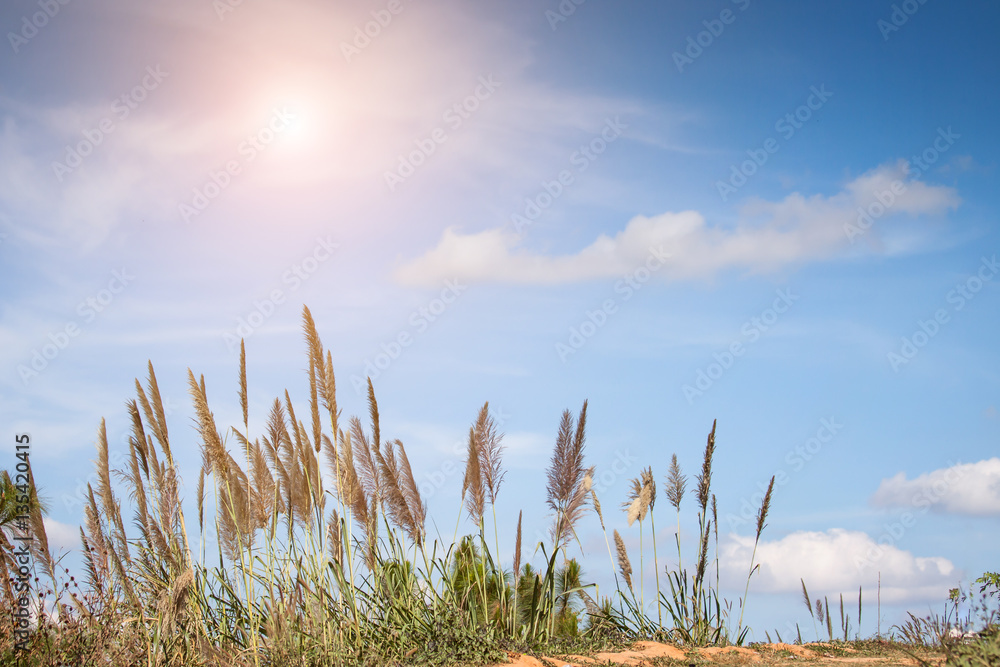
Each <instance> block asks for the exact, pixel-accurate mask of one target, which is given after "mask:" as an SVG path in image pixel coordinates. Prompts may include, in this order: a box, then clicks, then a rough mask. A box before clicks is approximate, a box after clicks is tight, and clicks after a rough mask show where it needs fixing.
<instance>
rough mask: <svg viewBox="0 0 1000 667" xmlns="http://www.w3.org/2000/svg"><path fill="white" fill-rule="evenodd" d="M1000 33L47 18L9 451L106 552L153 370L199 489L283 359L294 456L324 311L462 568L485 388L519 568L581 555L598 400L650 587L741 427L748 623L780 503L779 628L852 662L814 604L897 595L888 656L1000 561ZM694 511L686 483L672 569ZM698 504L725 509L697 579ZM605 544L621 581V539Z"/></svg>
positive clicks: (962, 9)
mask: <svg viewBox="0 0 1000 667" xmlns="http://www.w3.org/2000/svg"><path fill="white" fill-rule="evenodd" d="M998 19H1000V8H998V7H997V5H996V3H992V2H985V1H982V2H972V1H969V2H951V3H945V2H943V1H941V0H927V1H922V2H921V1H918V0H906V1H905V2H897V3H892V2H889V1H888V0H886V1H884V2H870V1H864V2H862V1H861V0H844V1H840V2H826V3H793V2H777V3H765V2H760V1H758V0H732V1H730V0H715V1H713V2H708V3H681V2H650V1H641V2H615V3H611V2H600V1H598V0H589V1H583V0H563V1H562V2H561V3H560V2H557V0H544V1H543V2H526V1H521V0H512V1H505V2H479V3H457V2H411V1H410V0H374V1H370V2H364V3H346V2H305V1H288V0H285V1H283V2H277V1H272V0H247V1H245V2H238V1H236V0H215V2H212V1H210V0H198V1H197V2H192V1H180V2H169V3H168V2H149V3H141V4H137V3H124V2H121V1H120V0H94V1H92V2H88V3H84V2H80V1H77V2H71V1H70V0H42V1H40V2H27V1H23V0H16V1H10V2H7V3H5V4H4V5H3V7H2V9H0V26H2V28H3V32H4V34H5V43H4V44H3V45H2V46H0V51H3V55H2V56H0V122H2V128H0V290H2V291H0V294H2V301H0V418H2V423H3V434H2V437H3V438H5V439H6V440H7V442H8V446H7V449H6V453H4V454H3V457H4V458H3V459H0V460H3V461H5V463H4V464H3V466H4V467H12V466H13V462H14V458H13V454H14V451H15V450H14V436H15V434H17V433H24V432H27V433H30V434H31V437H32V441H33V449H32V451H31V455H32V460H33V461H34V465H35V469H36V474H37V475H38V478H39V479H40V480H41V482H42V483H43V485H44V490H45V492H46V493H47V495H48V496H49V497H50V498H51V500H52V513H51V521H50V529H51V532H52V541H53V543H55V544H59V545H66V546H72V547H73V548H76V545H77V531H76V529H75V526H76V525H77V524H78V523H79V522H80V521H81V520H82V516H83V514H82V510H81V505H80V493H82V491H83V490H84V489H85V486H86V481H87V475H88V474H89V473H90V470H91V468H92V465H91V459H92V458H93V456H94V448H93V446H94V441H95V434H96V430H97V427H98V425H99V423H100V420H101V418H102V417H105V418H107V420H108V432H109V437H110V438H111V442H112V444H111V449H112V457H113V459H114V457H115V456H116V454H117V456H122V455H123V454H124V452H125V451H127V426H128V420H127V415H126V413H125V409H124V403H125V401H126V400H127V399H129V398H131V397H132V396H133V395H134V378H136V377H138V378H140V379H144V377H145V373H146V364H147V361H148V360H150V361H152V363H153V365H154V367H155V369H156V372H157V376H158V378H159V382H160V387H161V390H162V392H163V394H164V396H165V397H167V399H168V408H169V410H170V416H169V420H170V426H171V429H172V431H171V433H172V437H173V440H174V451H175V452H176V453H177V456H178V457H180V458H182V459H183V464H182V471H181V472H182V475H183V476H184V478H185V480H186V485H185V487H184V490H185V493H186V496H187V498H188V500H189V501H190V500H191V498H192V497H193V495H194V481H195V479H196V476H197V470H198V466H199V463H200V454H199V449H198V442H197V439H196V433H195V430H194V429H193V428H192V425H191V417H192V416H193V411H192V409H191V407H190V403H189V399H188V396H187V390H186V373H187V368H191V369H192V370H193V371H194V372H195V373H196V374H202V373H203V374H204V375H205V379H206V383H207V387H208V394H209V400H210V403H211V406H212V409H213V410H214V411H215V414H216V418H217V419H218V421H219V423H220V424H221V425H226V426H227V425H230V424H233V425H235V424H236V423H237V422H240V421H242V420H241V418H240V417H239V416H238V415H239V404H238V401H237V397H236V389H237V384H236V379H237V371H238V348H239V339H240V337H243V338H245V340H246V346H247V354H248V373H249V383H250V397H251V406H250V411H251V427H252V428H256V429H258V433H259V432H260V429H261V427H262V423H263V420H264V419H265V417H266V411H267V409H268V407H269V404H270V402H271V401H272V400H273V399H274V397H276V396H278V395H281V393H282V392H283V390H284V389H285V388H288V389H289V391H290V392H291V395H292V397H293V400H295V401H297V402H298V404H299V405H301V406H305V404H306V403H305V401H306V400H307V398H308V395H307V391H306V375H305V373H304V369H305V368H306V367H307V361H306V357H305V355H304V345H303V341H302V336H301V326H300V325H301V313H302V306H303V304H305V305H308V306H309V307H310V308H311V310H312V313H313V314H314V316H315V318H316V321H317V324H318V327H319V331H320V334H321V336H322V337H323V341H324V343H325V344H326V345H327V346H328V347H329V348H330V349H331V350H332V353H333V359H334V364H335V370H336V372H337V377H338V380H339V383H338V384H339V389H340V392H339V397H340V405H341V406H342V407H343V408H344V413H345V415H350V414H358V415H359V416H364V413H365V401H364V396H363V393H362V392H361V390H360V388H361V387H362V386H363V385H364V378H365V376H366V375H368V376H370V377H371V378H372V381H373V383H374V386H375V390H376V394H377V396H378V399H379V402H380V407H381V414H382V433H383V434H385V435H386V437H388V438H400V439H401V440H402V441H403V442H404V443H405V444H406V446H407V449H408V451H409V454H410V460H411V461H412V463H413V466H414V470H415V472H416V474H417V477H418V478H419V480H420V482H421V485H422V488H423V491H424V496H425V499H426V500H427V501H428V504H429V506H430V514H431V516H432V517H433V518H434V520H435V522H436V523H435V524H432V525H431V526H430V529H431V531H432V532H435V530H436V529H435V528H434V525H436V526H438V527H440V530H441V533H442V534H443V535H444V536H445V537H446V539H450V536H451V531H452V530H453V526H454V522H455V517H456V512H457V511H458V507H459V493H460V490H461V481H462V474H461V471H462V470H463V469H464V464H463V461H464V450H463V449H462V446H463V438H464V437H465V435H466V433H467V430H468V427H469V425H470V424H471V422H472V421H473V420H474V418H475V416H476V413H477V411H478V409H479V408H480V406H481V405H482V404H483V403H484V402H485V401H489V402H490V406H491V408H492V409H493V411H494V414H495V417H496V418H497V420H498V421H499V422H500V427H501V429H502V430H503V431H504V432H505V433H506V438H505V443H506V445H507V446H508V450H507V452H506V457H505V464H506V466H507V467H508V469H509V473H508V475H507V479H506V482H505V484H504V487H503V488H502V491H501V493H500V497H499V499H498V502H499V506H498V519H499V522H500V530H501V549H502V550H504V553H502V554H501V557H502V558H503V559H504V560H505V561H506V562H507V564H508V566H509V562H510V559H511V555H512V554H511V553H508V552H509V551H511V550H512V544H513V530H514V524H515V521H516V517H517V513H518V511H519V510H524V511H525V517H526V522H527V523H526V535H529V536H533V537H531V539H530V540H528V539H526V540H525V544H526V545H527V544H528V543H529V542H531V543H532V544H533V543H534V542H536V541H537V539H538V536H540V535H542V534H543V533H544V531H546V530H547V528H548V523H549V519H548V516H547V513H546V510H545V507H544V501H545V486H544V484H545V475H544V470H545V467H546V466H547V465H548V463H549V457H550V453H551V447H552V444H553V443H554V440H555V435H556V431H557V427H558V425H559V418H560V415H561V413H562V411H563V410H564V409H567V408H568V409H570V410H572V411H573V413H574V415H575V414H576V413H577V412H578V411H579V409H580V406H581V405H582V403H583V401H584V400H585V399H589V401H590V403H589V419H588V440H587V457H588V458H587V460H588V463H589V464H592V465H596V466H597V470H598V490H599V492H600V494H601V497H602V501H603V504H604V506H605V508H606V509H605V514H606V517H605V518H606V519H608V523H609V524H610V525H609V530H610V529H611V528H613V527H617V528H618V529H619V530H621V532H622V534H623V535H624V536H625V537H626V539H627V540H628V543H629V545H630V546H631V547H632V549H633V561H638V541H639V539H638V537H639V535H638V529H637V527H635V526H633V527H632V528H628V527H627V526H626V523H625V516H624V514H623V513H619V512H618V511H617V510H616V509H608V508H615V507H617V505H618V504H619V503H621V502H622V501H623V500H624V499H625V493H626V488H627V485H628V480H629V479H630V478H632V477H636V476H638V475H639V472H640V470H641V469H642V468H644V467H645V466H647V465H650V466H652V468H653V472H654V474H655V475H656V476H657V479H658V480H660V481H661V482H662V480H663V479H664V477H665V475H666V473H667V466H668V464H669V460H670V455H671V454H672V453H675V452H676V453H677V455H678V457H679V459H680V463H681V465H682V467H683V468H684V470H685V472H687V473H689V474H690V475H691V476H692V480H691V486H693V485H694V480H693V476H694V474H695V473H697V472H698V469H699V467H700V464H701V454H702V451H703V448H704V445H705V438H706V436H707V434H708V431H709V430H710V428H711V425H712V420H713V419H718V434H717V436H718V440H717V446H718V450H717V459H716V465H715V475H714V478H713V479H714V483H715V491H716V493H717V495H718V503H719V514H720V516H719V518H720V540H721V548H720V551H721V561H722V562H721V571H722V577H723V584H724V587H725V588H726V595H727V596H729V597H730V598H732V599H736V598H737V597H738V596H740V595H742V592H743V583H744V581H745V573H746V571H747V569H748V568H749V557H750V550H751V548H752V542H753V533H754V525H753V516H754V514H755V513H756V509H757V505H758V504H759V502H760V498H761V489H762V488H763V487H765V486H766V484H767V482H768V480H769V479H770V478H771V476H772V475H776V476H777V480H776V485H775V496H774V501H773V504H772V507H771V515H770V517H769V521H768V527H767V529H766V530H765V532H764V536H763V542H762V544H761V545H760V547H759V548H758V550H757V556H758V560H759V561H760V562H761V564H762V565H761V570H760V572H759V574H757V575H755V576H754V579H753V581H752V586H751V591H752V592H751V598H750V607H749V610H748V612H747V616H748V618H750V620H751V622H752V624H753V625H754V628H755V631H756V632H757V634H758V636H760V637H763V630H765V629H771V628H775V627H777V628H778V629H779V630H780V631H782V632H783V633H784V632H785V628H786V627H787V625H786V624H787V623H792V624H794V623H795V622H799V623H802V624H803V628H804V629H805V628H807V627H808V628H809V629H808V632H806V638H811V637H812V634H813V631H812V628H811V621H809V619H808V615H807V614H806V612H805V610H804V609H802V605H801V602H800V584H799V579H800V577H801V578H804V579H805V581H806V584H807V585H808V586H809V589H810V593H811V594H813V595H814V596H816V595H828V596H830V597H831V599H832V598H834V597H836V596H837V595H839V594H840V593H844V594H845V597H847V598H848V600H850V601H851V602H852V605H856V595H857V589H858V587H859V586H863V587H864V590H865V607H866V611H865V615H866V619H865V623H864V630H865V632H873V631H874V630H875V627H876V626H875V619H876V613H875V606H874V601H875V590H876V589H875V586H876V582H877V581H878V578H879V576H880V577H881V584H882V602H883V609H882V611H883V616H884V621H883V623H882V629H883V630H884V629H885V628H886V627H887V626H888V625H889V624H891V623H894V622H898V621H900V620H901V619H902V618H903V611H904V610H905V609H911V610H914V611H916V612H918V613H925V612H926V611H927V610H928V608H929V607H933V608H934V609H936V610H940V609H941V604H942V602H943V600H944V599H945V598H946V596H947V591H948V589H949V588H952V587H955V586H957V585H959V584H960V583H962V584H963V585H967V584H968V582H969V581H970V579H974V578H975V577H977V576H978V575H979V574H981V573H982V572H983V571H984V570H987V569H993V570H995V569H996V568H997V562H996V554H997V552H998V549H1000V538H998V537H997V536H998V535H1000V531H998V530H997V525H998V523H997V521H998V518H1000V458H998V450H997V444H998V434H1000V420H998V415H997V406H998V403H1000V391H998V390H1000V373H998V371H1000V366H998V361H1000V355H998V352H997V345H996V339H997V330H998V328H1000V317H998V313H1000V309H998V298H1000V290H998V286H1000V275H998V274H1000V265H998V264H997V255H998V251H1000V233H998V229H997V224H996V212H997V209H998V195H997V191H998V190H997V187H996V183H997V181H996V178H997V159H996V156H997V154H998V149H1000V140H998V139H1000V133H998V131H997V129H996V119H997V118H998V117H1000V108H998V107H1000V87H998V85H997V84H998V76H997V74H998V72H997V68H998V65H1000V42H998V41H997V40H996V34H997V30H998V28H1000V20H998ZM230 442H231V443H232V442H233V440H232V439H231V438H230ZM456 445H457V447H456ZM668 510H670V508H669V506H668V505H667V502H666V500H665V495H663V491H662V487H661V492H660V499H659V501H658V504H657V506H656V517H657V520H658V523H657V528H658V535H657V539H658V545H659V547H660V555H661V567H662V566H663V565H664V564H668V565H670V564H672V563H673V560H672V559H671V558H670V556H669V554H670V553H671V551H672V550H673V548H674V542H673V539H674V530H675V529H674V528H673V526H672V524H673V521H674V517H673V514H672V512H671V511H668ZM694 517H695V504H694V498H693V494H689V496H688V497H687V498H686V499H685V501H684V504H683V505H682V535H681V539H682V544H683V545H685V548H686V549H687V553H688V555H687V556H686V558H689V559H690V558H691V557H692V556H693V549H694V546H695V545H694V537H693V531H694V529H695V522H694ZM465 529H466V530H472V527H471V526H470V525H468V524H466V525H465ZM645 530H646V531H647V535H646V538H645V541H644V544H645V545H647V547H648V545H649V539H648V538H649V536H648V530H649V526H648V522H647V525H646V527H645ZM581 540H582V542H583V546H584V550H585V552H586V556H585V558H584V565H585V570H586V572H587V573H588V574H589V575H590V576H591V577H592V578H593V579H594V580H596V581H598V582H599V583H601V585H602V593H607V590H608V588H607V587H608V585H609V584H610V582H611V581H612V580H611V572H610V566H609V564H608V561H607V553H606V551H605V545H604V539H603V536H602V535H601V532H600V526H599V524H598V522H597V519H596V517H595V516H593V515H589V516H587V517H586V518H585V519H584V522H583V525H582V527H581ZM571 554H575V555H579V548H577V547H574V550H573V551H571ZM650 556H651V553H650V552H649V551H647V559H646V562H647V577H646V583H647V587H648V590H650V591H651V590H652V588H651V585H652V584H651V580H652V572H653V570H652V564H651V562H650V561H651V557H650ZM67 562H71V561H67ZM647 597H649V596H647ZM869 603H870V605H869ZM786 638H787V637H786Z"/></svg>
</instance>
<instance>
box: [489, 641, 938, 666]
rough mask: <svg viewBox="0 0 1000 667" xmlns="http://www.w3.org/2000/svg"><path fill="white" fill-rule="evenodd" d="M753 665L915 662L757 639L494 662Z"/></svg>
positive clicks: (902, 656) (894, 655)
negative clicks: (751, 643)
mask: <svg viewBox="0 0 1000 667" xmlns="http://www.w3.org/2000/svg"><path fill="white" fill-rule="evenodd" d="M921 657H923V658H924V659H925V660H928V661H929V662H932V663H940V662H941V660H942V659H941V657H940V656H938V655H936V654H933V653H928V654H922V655H921ZM677 664H682V665H718V666H719V667H723V666H724V665H725V666H728V665H753V667H770V666H772V665H781V666H782V667H790V666H792V665H799V664H801V665H808V666H809V667H866V666H871V667H894V666H897V665H900V666H901V665H906V666H907V667H915V666H916V665H919V663H918V662H917V661H916V660H914V659H913V658H912V657H910V656H909V655H907V654H906V653H905V652H903V651H899V650H896V651H891V652H890V651H882V652H879V653H877V654H874V653H873V654H871V655H868V654H865V653H859V652H858V651H856V650H855V649H852V648H847V647H836V646H832V645H830V644H825V643H818V644H805V645H801V646H795V645H790V644H756V645H754V646H753V647H750V648H746V647H736V646H730V647H726V648H718V647H709V648H693V649H687V650H684V649H681V648H678V647H677V646H671V645H669V644H659V643H657V642H637V643H636V644H635V645H634V646H632V648H631V649H629V650H625V651H616V652H611V653H596V654H594V655H590V656H581V655H564V656H552V657H549V656H539V657H533V656H530V655H521V654H516V653H515V654H511V655H510V662H508V663H507V664H506V665H496V666H495V667H606V666H608V665H613V666H616V667H617V666H618V665H627V666H629V667H657V666H660V665H664V666H665V665H677Z"/></svg>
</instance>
